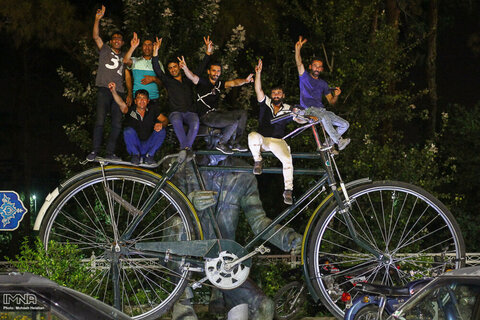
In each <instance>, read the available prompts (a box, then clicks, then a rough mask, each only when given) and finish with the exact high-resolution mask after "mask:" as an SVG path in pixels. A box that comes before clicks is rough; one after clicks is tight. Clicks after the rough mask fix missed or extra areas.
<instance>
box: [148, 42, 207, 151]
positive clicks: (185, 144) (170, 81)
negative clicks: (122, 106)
mask: <svg viewBox="0 0 480 320" xmlns="http://www.w3.org/2000/svg"><path fill="white" fill-rule="evenodd" d="M203 39H204V41H205V45H206V52H205V53H206V54H205V57H204V58H203V60H202V62H201V63H200V65H199V66H198V68H197V69H196V70H195V73H196V74H201V73H202V72H203V71H204V70H205V67H206V65H207V64H208V60H209V57H210V55H211V54H212V53H213V45H212V42H211V41H210V37H207V38H205V37H204V38H203ZM161 44H162V39H158V38H157V40H156V41H155V43H154V45H153V59H152V65H153V70H154V71H155V74H156V75H157V76H158V78H159V79H160V81H162V83H163V85H164V86H165V88H166V89H167V92H168V105H169V109H170V110H169V111H170V114H169V116H168V119H169V120H170V122H171V123H172V125H173V130H174V131H175V134H176V136H177V138H178V141H179V142H180V149H187V150H190V149H192V145H193V141H194V140H195V137H196V136H197V132H198V127H199V122H200V121H199V119H198V115H197V113H196V112H195V107H194V105H193V82H192V81H191V80H190V79H188V78H187V77H184V76H183V75H182V72H181V69H180V67H179V65H178V61H170V62H168V64H167V69H168V72H169V73H170V75H166V74H165V73H164V72H163V71H162V69H161V68H160V66H159V64H158V50H159V49H160V46H161ZM184 123H185V124H186V125H187V126H188V131H187V133H185V130H184V128H183V124H184Z"/></svg>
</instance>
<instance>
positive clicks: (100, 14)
mask: <svg viewBox="0 0 480 320" xmlns="http://www.w3.org/2000/svg"><path fill="white" fill-rule="evenodd" d="M104 15H105V6H104V5H102V8H101V9H97V13H96V14H95V20H100V19H102V18H103V16H104Z"/></svg>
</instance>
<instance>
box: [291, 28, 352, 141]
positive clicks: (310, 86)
mask: <svg viewBox="0 0 480 320" xmlns="http://www.w3.org/2000/svg"><path fill="white" fill-rule="evenodd" d="M305 42H307V39H303V38H302V36H300V37H299V39H298V41H297V43H296V44H295V63H296V64H297V69H298V76H299V80H300V105H301V106H302V108H304V109H306V110H305V111H304V114H305V115H310V116H314V117H317V118H318V119H320V121H321V122H322V124H323V127H324V128H325V131H327V133H328V135H329V136H330V139H331V140H332V141H333V142H334V143H336V144H337V145H338V150H343V149H344V148H345V147H346V146H347V145H348V144H349V143H350V139H349V138H346V139H344V138H342V134H344V133H345V131H347V129H348V127H349V126H350V125H349V123H348V121H346V120H345V119H343V118H341V117H339V116H337V115H336V114H335V113H333V112H331V111H327V110H326V109H325V106H324V105H323V103H322V98H323V96H325V98H327V101H328V103H329V104H331V105H334V104H335V103H336V102H337V100H338V96H339V95H340V93H341V92H342V91H341V90H340V88H339V87H335V88H334V89H333V91H334V93H335V94H334V95H332V93H331V90H332V89H331V88H329V86H328V84H327V82H325V81H324V80H322V79H320V77H319V76H320V72H322V71H323V61H322V60H320V59H318V58H312V62H311V63H310V65H309V70H310V72H305V66H304V65H303V63H302V57H301V55H300V50H301V49H302V46H303V45H304V44H305ZM334 126H335V127H336V128H334Z"/></svg>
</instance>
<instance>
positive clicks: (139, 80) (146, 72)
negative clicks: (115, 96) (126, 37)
mask: <svg viewBox="0 0 480 320" xmlns="http://www.w3.org/2000/svg"><path fill="white" fill-rule="evenodd" d="M130 45H131V46H130V49H129V50H128V51H127V53H125V56H124V57H123V63H124V64H125V65H126V66H127V69H126V70H125V84H126V86H127V100H126V103H127V105H128V106H129V107H130V106H131V105H132V101H133V97H134V96H135V92H137V90H140V89H144V90H147V91H148V95H149V97H150V102H149V104H150V105H158V98H159V91H158V88H159V86H160V85H161V84H162V82H161V81H160V79H158V77H157V76H156V75H155V72H154V71H153V66H152V53H153V41H152V40H150V39H145V40H143V43H142V56H141V57H138V58H136V57H132V54H133V52H134V51H135V49H136V48H137V47H138V46H139V45H140V39H139V38H138V36H137V33H135V32H134V33H133V38H132V40H131V41H130ZM159 63H160V62H159ZM160 68H161V69H162V70H164V69H163V65H162V64H161V63H160Z"/></svg>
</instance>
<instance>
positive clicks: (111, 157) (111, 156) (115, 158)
mask: <svg viewBox="0 0 480 320" xmlns="http://www.w3.org/2000/svg"><path fill="white" fill-rule="evenodd" d="M105 160H110V161H122V158H120V157H119V156H117V155H116V154H115V153H107V154H106V155H105Z"/></svg>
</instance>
